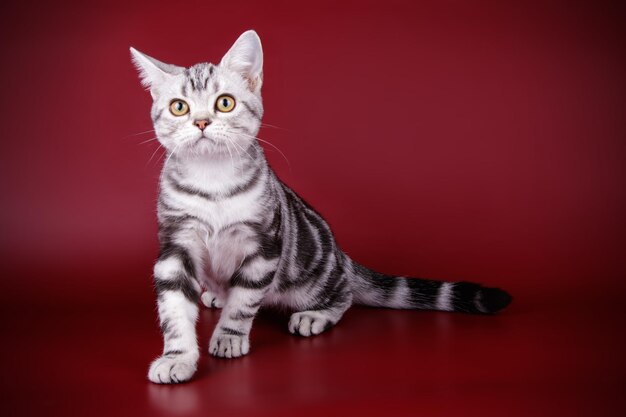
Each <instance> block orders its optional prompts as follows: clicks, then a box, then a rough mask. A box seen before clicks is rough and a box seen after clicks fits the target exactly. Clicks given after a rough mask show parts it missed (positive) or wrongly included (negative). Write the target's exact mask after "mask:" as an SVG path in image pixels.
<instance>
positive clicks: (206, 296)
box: [200, 291, 224, 308]
mask: <svg viewBox="0 0 626 417" xmlns="http://www.w3.org/2000/svg"><path fill="white" fill-rule="evenodd" d="M200 299H201V300H202V304H204V305H205V306H206V307H208V308H222V307H224V300H222V299H221V298H219V297H218V296H217V295H215V294H213V293H212V292H211V291H205V292H203V293H202V295H201V296H200Z"/></svg>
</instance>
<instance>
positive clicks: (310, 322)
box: [289, 311, 333, 337]
mask: <svg viewBox="0 0 626 417" xmlns="http://www.w3.org/2000/svg"><path fill="white" fill-rule="evenodd" d="M332 325H333V322H332V321H331V320H330V319H329V318H328V317H327V316H326V314H324V313H320V312H319V311H301V312H299V313H293V314H292V315H291V318H290V319H289V332H291V333H292V334H295V335H299V336H306V337H308V336H315V335H317V334H320V333H322V332H323V331H325V330H327V329H329V328H330V327H332Z"/></svg>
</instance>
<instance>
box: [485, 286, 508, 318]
mask: <svg viewBox="0 0 626 417" xmlns="http://www.w3.org/2000/svg"><path fill="white" fill-rule="evenodd" d="M511 301H513V297H511V295H510V294H509V293H508V292H506V291H504V290H501V289H500V288H485V287H483V288H482V289H481V297H480V304H481V307H482V308H483V309H484V310H485V313H497V312H498V311H500V310H502V309H504V308H505V307H506V306H508V305H509V304H511Z"/></svg>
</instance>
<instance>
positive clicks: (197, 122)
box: [193, 119, 211, 130]
mask: <svg viewBox="0 0 626 417" xmlns="http://www.w3.org/2000/svg"><path fill="white" fill-rule="evenodd" d="M193 124H194V125H196V126H198V129H200V130H204V129H206V127H207V126H208V125H210V124H211V122H210V121H209V120H207V119H202V120H194V122H193Z"/></svg>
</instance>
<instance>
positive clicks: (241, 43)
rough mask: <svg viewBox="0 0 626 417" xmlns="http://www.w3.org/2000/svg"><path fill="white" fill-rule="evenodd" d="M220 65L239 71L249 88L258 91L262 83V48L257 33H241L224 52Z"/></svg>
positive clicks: (249, 31) (250, 31) (251, 31)
mask: <svg viewBox="0 0 626 417" xmlns="http://www.w3.org/2000/svg"><path fill="white" fill-rule="evenodd" d="M220 66H221V67H225V68H228V69H230V70H231V71H235V72H237V73H239V74H240V75H241V76H242V77H243V78H245V79H246V80H247V81H248V85H249V86H250V90H252V92H254V93H258V92H259V90H260V89H261V84H262V83H263V48H262V47H261V39H259V35H257V34H256V32H255V31H253V30H248V31H246V32H244V33H242V34H241V36H239V39H237V41H235V43H234V44H233V46H231V48H230V49H229V50H228V52H226V55H224V58H222V61H221V62H220Z"/></svg>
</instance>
